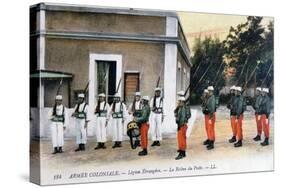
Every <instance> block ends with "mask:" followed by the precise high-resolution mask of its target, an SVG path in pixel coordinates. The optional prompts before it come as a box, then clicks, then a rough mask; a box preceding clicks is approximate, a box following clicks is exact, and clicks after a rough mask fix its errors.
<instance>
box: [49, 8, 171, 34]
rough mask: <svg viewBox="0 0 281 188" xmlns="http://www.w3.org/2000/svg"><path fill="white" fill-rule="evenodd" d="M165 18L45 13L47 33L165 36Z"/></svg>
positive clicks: (83, 13) (82, 13)
mask: <svg viewBox="0 0 281 188" xmlns="http://www.w3.org/2000/svg"><path fill="white" fill-rule="evenodd" d="M165 24H166V19H165V17H156V16H137V15H121V14H103V13H85V12H54V11H47V12H46V29H47V30H49V31H52V30H56V31H80V32H100V33H122V34H150V35H165Z"/></svg>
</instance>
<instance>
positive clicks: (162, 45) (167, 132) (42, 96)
mask: <svg viewBox="0 0 281 188" xmlns="http://www.w3.org/2000/svg"><path fill="white" fill-rule="evenodd" d="M273 36H274V19H273V18H272V17H258V16H242V15H227V14H209V13H195V12H181V11H178V12H176V11H162V10H142V9H134V8H114V7H98V6H89V5H87V6H86V5H68V4H52V3H40V4H36V5H31V6H30V181H31V182H34V183H36V184H40V185H57V184H70V183H86V182H101V181H121V180H135V179H148V178H168V177H182V176H195V175H215V174H230V173H245V172H261V171H273V170H274V155H273V152H274V150H273V148H274V106H273V104H274V102H273V101H274V95H273V94H274V84H273V83H274V75H273V69H274V64H273V61H274V60H273V56H274V54H273V52H274V50H273Z"/></svg>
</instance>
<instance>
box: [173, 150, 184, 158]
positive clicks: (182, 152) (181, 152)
mask: <svg viewBox="0 0 281 188" xmlns="http://www.w3.org/2000/svg"><path fill="white" fill-rule="evenodd" d="M184 157H185V151H181V150H180V151H179V154H178V156H177V157H176V158H175V160H180V159H182V158H184Z"/></svg>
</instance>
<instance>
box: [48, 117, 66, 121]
mask: <svg viewBox="0 0 281 188" xmlns="http://www.w3.org/2000/svg"><path fill="white" fill-rule="evenodd" d="M51 121H53V122H64V116H55V117H53V118H52V119H51Z"/></svg>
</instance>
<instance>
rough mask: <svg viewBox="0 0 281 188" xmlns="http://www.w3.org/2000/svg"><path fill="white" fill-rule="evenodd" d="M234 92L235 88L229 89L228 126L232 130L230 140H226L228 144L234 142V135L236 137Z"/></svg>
mask: <svg viewBox="0 0 281 188" xmlns="http://www.w3.org/2000/svg"><path fill="white" fill-rule="evenodd" d="M235 90H236V87H235V86H231V87H230V100H229V101H228V104H227V108H228V109H229V110H230V124H231V129H232V138H231V139H229V140H228V141H229V143H234V142H236V135H237V130H236V125H235V119H236V114H235V109H234V99H235Z"/></svg>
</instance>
